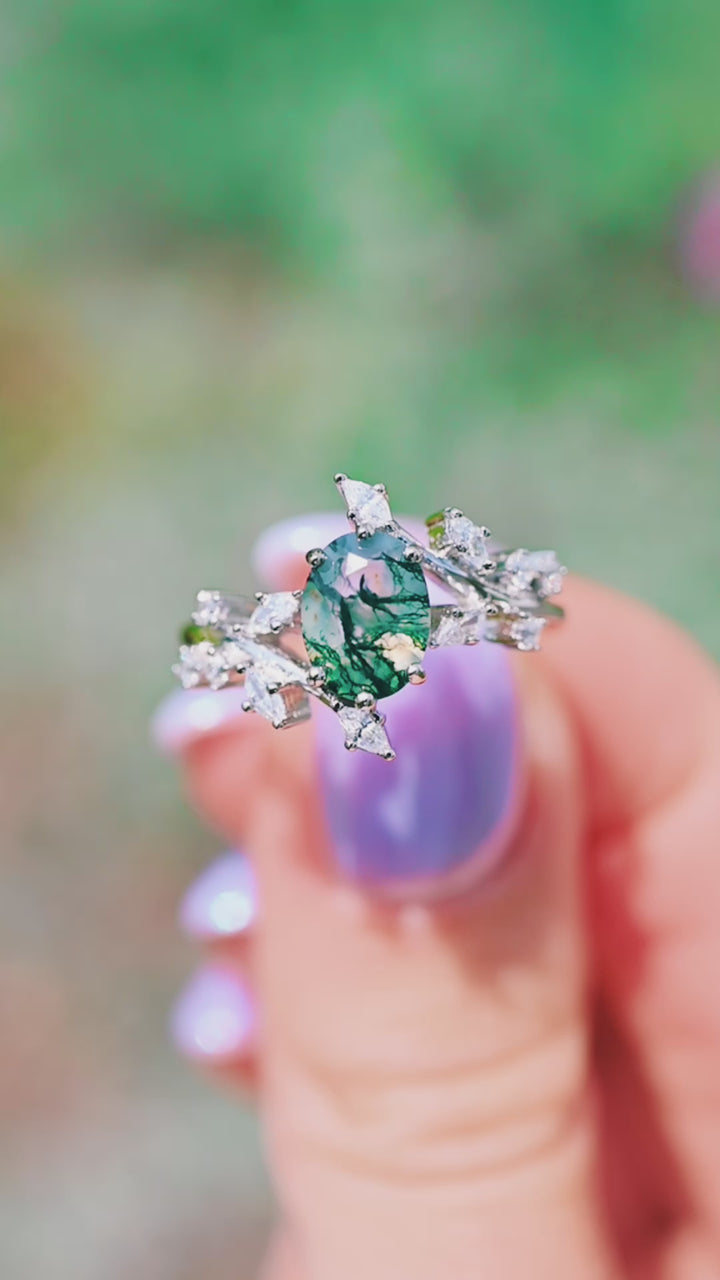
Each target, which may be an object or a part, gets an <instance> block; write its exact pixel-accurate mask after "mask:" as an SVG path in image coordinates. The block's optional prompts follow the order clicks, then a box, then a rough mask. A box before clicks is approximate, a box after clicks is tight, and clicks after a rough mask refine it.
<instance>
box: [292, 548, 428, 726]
mask: <svg viewBox="0 0 720 1280" xmlns="http://www.w3.org/2000/svg"><path fill="white" fill-rule="evenodd" d="M324 551H325V560H324V561H323V563H322V564H320V565H318V566H317V567H316V568H314V569H313V570H312V573H311V574H310V577H309V578H308V580H307V585H306V587H305V590H304V592H303V598H302V629H303V636H304V638H305V645H306V648H307V651H308V655H309V657H310V661H311V662H312V663H314V664H316V665H317V666H320V667H322V668H323V669H324V671H325V685H324V687H325V688H326V689H327V691H328V692H329V693H332V694H334V695H335V696H336V697H337V698H339V699H340V700H341V701H342V702H344V703H347V704H350V703H353V702H354V701H355V698H356V697H357V695H358V694H359V693H362V692H369V693H372V694H373V696H374V697H376V698H387V697H389V696H390V694H392V693H397V691H398V689H402V687H403V685H405V684H407V682H408V679H409V676H408V668H409V667H412V666H413V665H414V664H415V663H419V662H420V661H421V659H422V656H423V653H424V652H425V649H426V648H427V644H428V639H429V636H430V602H429V600H428V590H427V583H426V582H425V577H424V574H423V571H422V566H421V565H419V564H411V563H409V562H408V561H407V560H406V559H405V543H404V542H402V541H401V540H400V539H399V538H394V537H393V536H392V535H391V534H389V533H374V534H373V535H372V536H371V537H369V538H358V536H357V534H354V533H348V534H345V536H344V537H342V538H336V539H335V541H334V542H331V543H330V545H329V546H327V547H325V548H324Z"/></svg>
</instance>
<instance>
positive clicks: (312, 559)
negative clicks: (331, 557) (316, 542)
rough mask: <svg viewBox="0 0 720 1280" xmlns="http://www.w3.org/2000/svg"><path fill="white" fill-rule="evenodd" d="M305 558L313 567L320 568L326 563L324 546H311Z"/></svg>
mask: <svg viewBox="0 0 720 1280" xmlns="http://www.w3.org/2000/svg"><path fill="white" fill-rule="evenodd" d="M305 559H306V560H307V562H308V564H309V565H310V568H311V569H318V568H319V567H320V565H321V564H324V563H325V561H326V559H327V556H326V555H325V552H324V551H323V549H322V547H311V548H310V550H309V551H308V552H307V553H306V555H305Z"/></svg>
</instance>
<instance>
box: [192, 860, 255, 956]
mask: <svg viewBox="0 0 720 1280" xmlns="http://www.w3.org/2000/svg"><path fill="white" fill-rule="evenodd" d="M256 914H257V897H256V893H255V880H254V877H253V874H252V869H251V867H250V863H249V862H248V859H247V858H246V857H245V856H244V854H242V853H238V852H236V851H234V850H233V851H231V852H230V853H223V854H221V855H220V857H219V858H216V859H215V861H214V862H211V863H210V865H209V866H208V867H206V868H205V870H204V871H203V872H202V873H201V874H200V875H199V876H198V877H197V880H195V881H194V882H193V883H192V884H191V885H190V888H189V889H188V891H187V893H186V894H185V897H184V898H183V900H182V903H181V904H180V912H179V923H180V927H181V929H183V930H184V932H185V933H187V934H189V935H190V937H192V938H197V939H199V940H200V941H202V942H213V941H214V940H217V939H220V938H235V937H238V936H239V935H240V934H242V933H245V932H246V931H247V930H248V929H249V928H250V927H251V926H252V925H253V924H254V922H255V917H256Z"/></svg>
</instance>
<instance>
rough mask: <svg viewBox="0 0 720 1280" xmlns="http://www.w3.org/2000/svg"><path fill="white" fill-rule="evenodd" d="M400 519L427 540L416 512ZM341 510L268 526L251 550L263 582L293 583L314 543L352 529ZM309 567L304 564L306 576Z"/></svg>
mask: <svg viewBox="0 0 720 1280" xmlns="http://www.w3.org/2000/svg"><path fill="white" fill-rule="evenodd" d="M399 519H400V523H401V524H402V525H403V526H404V528H406V529H407V530H408V532H410V533H412V534H413V536H414V537H416V538H417V539H418V540H419V541H423V542H426V541H427V529H426V528H425V525H424V524H423V523H422V521H419V520H418V519H417V518H416V517H415V516H407V517H404V516H400V518H399ZM351 532H352V529H351V526H350V525H349V524H348V520H347V517H346V516H345V515H343V513H342V511H337V512H332V511H316V512H314V513H311V514H309V515H304V516H293V517H291V518H290V519H289V520H280V521H279V522H278V523H277V524H272V525H270V526H269V528H267V529H265V530H264V531H263V532H262V533H261V534H260V536H259V538H258V539H257V542H256V543H255V546H254V547H253V550H252V565H253V570H254V572H255V573H256V575H257V577H258V579H259V580H260V582H262V583H264V584H265V585H266V586H268V587H272V588H274V589H276V590H277V589H281V588H283V587H292V586H295V585H297V583H296V582H295V576H296V574H295V573H294V572H293V570H294V569H296V568H297V564H298V561H301V560H302V558H303V556H304V555H305V553H306V552H307V551H309V550H310V549H311V547H325V546H327V544H328V542H332V541H333V539H334V538H340V537H341V536H342V535H343V534H344V533H351ZM308 572H309V570H308V569H307V567H305V568H304V577H306V576H307V573H308Z"/></svg>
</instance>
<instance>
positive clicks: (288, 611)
mask: <svg viewBox="0 0 720 1280" xmlns="http://www.w3.org/2000/svg"><path fill="white" fill-rule="evenodd" d="M299 612H300V600H299V598H298V597H297V596H296V595H295V592H294V591H275V592H273V593H272V595H268V596H265V597H264V599H263V600H261V601H260V603H259V605H258V606H257V608H256V609H255V610H254V611H253V613H252V616H251V618H250V623H249V626H250V630H251V631H252V632H253V633H254V634H255V635H260V636H262V635H268V633H270V632H273V631H281V630H282V628H283V627H289V626H292V624H293V623H294V622H295V621H296V620H297V617H298V614H299Z"/></svg>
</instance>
